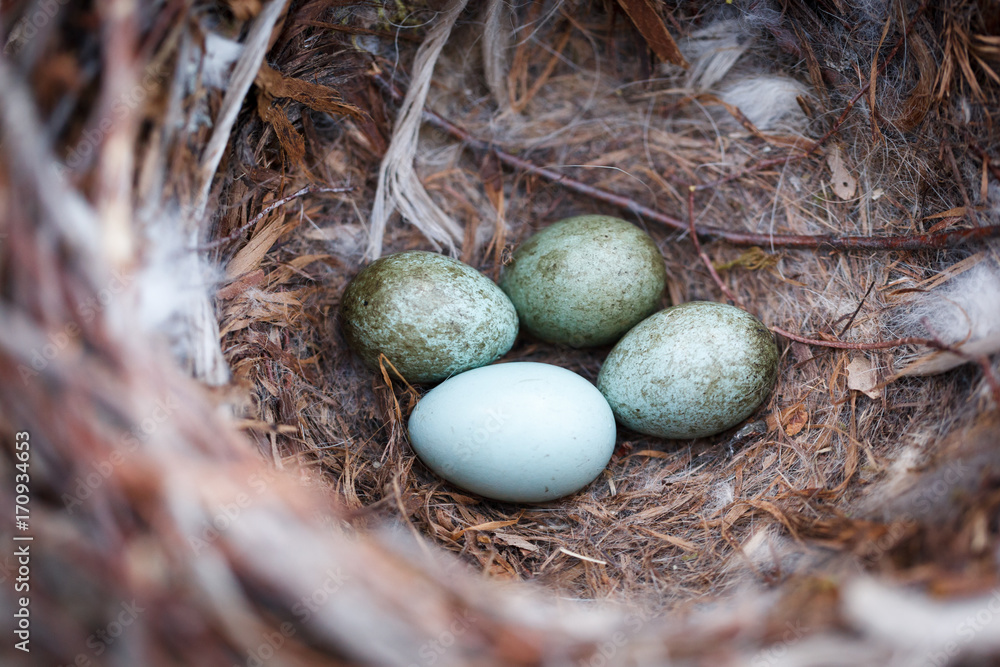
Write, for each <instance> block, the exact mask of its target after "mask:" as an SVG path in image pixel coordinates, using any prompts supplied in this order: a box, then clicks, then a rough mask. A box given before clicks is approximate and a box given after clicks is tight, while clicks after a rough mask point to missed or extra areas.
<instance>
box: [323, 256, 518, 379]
mask: <svg viewBox="0 0 1000 667" xmlns="http://www.w3.org/2000/svg"><path fill="white" fill-rule="evenodd" d="M340 313H341V318H342V326H343V331H344V336H345V338H346V339H347V343H348V345H350V346H351V348H352V349H353V350H354V351H355V352H357V353H358V354H359V355H360V356H361V358H362V359H363V360H364V362H365V364H367V365H368V366H369V367H370V368H373V369H378V367H379V355H380V354H384V355H385V356H386V358H387V359H389V361H391V362H392V364H393V365H394V366H395V367H396V369H397V370H398V371H399V372H400V373H401V374H402V375H403V377H405V378H406V379H407V380H409V381H410V382H435V381H437V380H443V379H444V378H446V377H449V376H451V375H454V374H456V373H461V372H462V371H467V370H469V369H472V368H478V367H479V366H485V365H486V364H489V363H492V362H494V361H496V360H497V359H499V358H500V357H501V356H503V355H504V354H505V353H506V352H507V351H508V350H509V349H510V347H511V345H513V344H514V339H515V338H516V337H517V329H518V322H517V312H516V311H515V310H514V305H513V304H512V303H511V302H510V299H508V298H507V296H506V295H505V294H504V293H503V292H502V291H501V290H500V288H499V287H497V286H496V285H495V284H494V283H493V281H492V280H490V279H489V278H487V277H486V276H484V275H483V274H481V273H479V271H476V270H475V269H474V268H472V267H471V266H468V265H467V264H463V263H462V262H459V261H458V260H455V259H451V258H450V257H445V256H443V255H438V254H436V253H432V252H422V251H412V252H401V253H397V254H395V255H388V256H386V257H383V258H381V259H379V260H376V261H374V262H372V263H371V264H370V265H369V266H367V267H366V268H365V269H364V270H362V271H361V272H360V273H359V274H358V275H357V276H355V278H354V280H352V281H351V283H350V284H349V285H348V286H347V289H346V290H345V291H344V297H343V299H342V301H341V306H340Z"/></svg>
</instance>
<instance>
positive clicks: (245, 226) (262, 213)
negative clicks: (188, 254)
mask: <svg viewBox="0 0 1000 667" xmlns="http://www.w3.org/2000/svg"><path fill="white" fill-rule="evenodd" d="M353 189H354V188H353V187H343V188H314V187H312V186H311V185H307V186H306V187H304V188H302V189H300V190H296V191H295V192H293V193H292V194H290V195H288V196H287V197H282V198H281V199H276V200H274V201H273V202H271V203H270V204H268V205H267V206H265V207H264V208H263V209H261V211H260V213H258V214H257V215H255V216H254V217H253V219H252V220H250V222H247V223H246V224H243V225H240V226H239V227H237V228H236V229H234V230H233V231H232V232H231V233H229V234H228V235H227V236H223V237H222V238H221V239H216V240H214V241H212V242H211V243H206V244H204V245H199V246H194V247H192V248H189V250H211V249H212V248H218V247H219V246H221V245H225V244H227V243H229V242H230V241H235V240H236V239H237V238H239V236H240V234H242V233H243V232H245V231H246V230H248V229H250V228H251V227H253V226H254V225H256V224H257V223H258V222H260V221H261V220H262V219H263V218H264V216H266V215H267V214H268V213H270V212H271V211H273V210H274V209H276V208H278V207H279V206H284V205H285V204H287V203H288V202H290V201H292V200H293V199H298V198H299V197H301V196H303V195H307V194H309V193H310V192H316V193H322V192H350V191H352V190H353Z"/></svg>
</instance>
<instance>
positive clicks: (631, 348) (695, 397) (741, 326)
mask: <svg viewBox="0 0 1000 667" xmlns="http://www.w3.org/2000/svg"><path fill="white" fill-rule="evenodd" d="M777 374H778V348H777V346H776V345H775V344H774V338H773V337H772V336H771V332H770V331H769V330H768V329H767V327H765V326H764V324H763V323H762V322H761V321H760V320H758V319H757V318H756V317H754V316H753V315H751V314H750V313H748V312H746V311H745V310H741V309H739V308H734V307H733V306H729V305H726V304H721V303H712V302H708V301H693V302H691V303H685V304H681V305H679V306H674V307H673V308H667V309H666V310H661V311H660V312H658V313H656V314H655V315H651V316H650V317H648V318H646V319H645V320H643V321H642V322H640V323H639V324H637V325H636V326H635V327H634V328H633V329H632V330H631V331H629V332H628V333H627V334H625V336H624V337H623V338H622V339H621V340H620V341H618V344H617V345H615V347H614V348H613V349H612V350H611V353H610V354H609V355H608V358H607V359H606V360H605V361H604V365H603V366H602V367H601V372H600V374H599V375H598V376H597V388H598V389H600V390H601V393H602V394H604V397H605V398H606V399H607V400H608V404H609V405H611V410H612V411H613V412H614V413H615V417H617V418H618V421H619V422H621V423H622V424H624V425H625V426H628V427H629V428H631V429H632V430H633V431H638V432H639V433H646V434H648V435H655V436H659V437H662V438H701V437H705V436H709V435H714V434H716V433H720V432H722V431H725V430H726V429H728V428H731V427H733V426H735V425H737V424H739V423H740V422H741V421H743V420H744V419H746V418H747V417H749V416H750V415H751V414H752V413H753V411H754V410H756V409H757V407H758V406H759V405H760V404H761V402H762V401H763V400H764V399H765V398H766V397H767V395H768V393H769V392H770V391H771V387H772V386H773V385H774V381H775V378H776V377H777Z"/></svg>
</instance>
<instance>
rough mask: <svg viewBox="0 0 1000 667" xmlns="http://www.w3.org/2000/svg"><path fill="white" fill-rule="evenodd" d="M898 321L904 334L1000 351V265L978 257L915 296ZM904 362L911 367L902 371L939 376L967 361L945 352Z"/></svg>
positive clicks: (974, 350)
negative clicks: (919, 296) (959, 271)
mask: <svg viewBox="0 0 1000 667" xmlns="http://www.w3.org/2000/svg"><path fill="white" fill-rule="evenodd" d="M899 320H900V325H901V328H902V330H903V332H904V333H905V334H907V335H910V336H919V337H931V338H938V339H940V340H941V341H942V342H943V343H945V344H947V345H951V346H955V347H956V348H957V349H959V350H961V351H962V352H965V353H966V354H969V355H973V356H977V357H979V356H988V355H991V354H994V353H996V352H1000V265H998V264H997V262H996V261H994V260H988V259H987V260H983V261H981V262H979V263H978V264H976V265H975V266H973V267H972V268H971V269H969V270H968V271H965V272H964V273H960V274H959V275H957V276H955V277H954V278H952V279H950V280H949V281H947V282H946V283H944V284H943V285H942V286H941V287H938V288H937V289H935V290H932V291H931V292H929V293H928V294H925V295H922V296H921V298H919V299H917V300H915V301H914V302H913V303H912V304H911V305H910V306H909V308H908V309H907V310H905V311H904V312H903V313H901V314H900V315H899ZM901 361H902V362H903V363H904V364H906V367H905V368H904V369H903V370H902V371H901V372H900V375H934V374H936V373H943V372H944V371H947V370H950V369H952V368H954V367H956V366H959V365H961V364H964V363H968V360H967V359H965V358H963V357H961V356H959V355H956V354H952V353H949V352H940V351H932V352H929V353H925V354H922V355H920V356H918V357H916V358H913V357H908V358H904V359H902V360H901Z"/></svg>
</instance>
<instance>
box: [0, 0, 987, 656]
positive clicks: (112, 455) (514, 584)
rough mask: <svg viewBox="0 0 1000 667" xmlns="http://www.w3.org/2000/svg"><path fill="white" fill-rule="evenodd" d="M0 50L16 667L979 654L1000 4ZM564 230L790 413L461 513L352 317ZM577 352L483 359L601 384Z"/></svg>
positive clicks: (31, 43)
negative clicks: (704, 313)
mask: <svg viewBox="0 0 1000 667" xmlns="http://www.w3.org/2000/svg"><path fill="white" fill-rule="evenodd" d="M0 25H2V27H3V36H4V40H5V41H4V55H3V57H2V58H0V90H2V91H3V92H2V94H0V129H2V136H3V143H2V145H0V154H2V157H3V160H2V162H0V431H2V433H3V443H4V445H3V456H2V457H0V461H2V464H0V480H2V482H0V507H2V508H3V510H4V512H3V513H4V516H6V517H7V519H5V520H4V521H3V522H0V537H2V539H0V544H3V545H5V546H3V547H2V550H0V580H2V581H0V583H2V585H0V607H2V609H3V614H2V618H3V621H2V622H0V626H2V627H3V629H4V632H3V636H4V637H5V639H4V642H3V644H2V646H3V648H2V649H0V651H2V653H0V655H2V656H3V657H2V661H3V664H5V665H21V664H24V665H70V664H72V665H80V666H83V665H248V666H251V665H256V666H260V665H326V664H331V665H334V664H379V665H382V664H384V665H494V664H495V665H500V664H523V665H541V664H545V665H569V664H573V665H593V666H595V667H597V666H601V665H608V664H623V665H647V664H648V665H659V664H691V665H695V664H703V665H715V664H751V665H778V664H783V665H815V664H824V665H841V664H843V665H858V664H886V665H887V664H899V665H912V664H930V665H944V664H969V665H971V664H994V663H995V661H996V660H998V659H1000V586H998V583H1000V582H998V572H997V567H998V558H1000V551H998V549H1000V523H998V509H1000V492H998V490H1000V415H998V405H997V403H998V397H1000V381H998V379H997V378H998V376H1000V370H998V361H997V357H996V355H995V353H996V352H997V350H998V349H1000V252H998V251H1000V245H998V244H997V242H996V241H994V240H991V239H993V238H995V237H996V236H997V234H996V232H997V230H998V227H997V225H1000V132H998V130H997V128H996V127H995V122H996V118H997V117H998V115H997V112H998V107H997V104H998V99H1000V98H998V92H1000V76H998V72H1000V9H998V8H997V7H996V6H994V5H993V4H992V3H987V2H961V1H959V0H950V1H949V2H944V3H926V2H924V3H918V2H909V1H906V0H903V1H901V2H883V1H880V0H870V1H866V2H854V1H853V0H823V1H822V2H816V3H807V2H799V1H797V0H792V1H789V2H784V3H778V2H765V1H753V2H751V1H749V0H747V1H745V2H739V1H737V2H734V3H732V4H728V3H698V2H665V3H664V2H658V3H652V2H647V1H645V0H619V2H617V3H612V2H606V3H586V2H568V1H567V2H558V1H547V2H539V3H521V4H509V3H504V2H500V1H497V0H491V1H489V2H485V3H468V4H467V5H466V3H465V2H461V1H456V0H452V1H450V2H443V3H434V2H427V3H425V2H413V3H410V2H395V1H394V2H385V3H380V2H358V3H354V2H340V1H337V2H331V1H329V0H293V1H291V2H289V3H285V2H283V1H282V0H270V1H269V2H258V1H257V0H227V1H225V2H219V3H209V4H194V3H192V2H190V0H179V1H176V2H175V1H171V2H164V3H149V4H148V5H144V4H143V3H116V2H102V3H95V4H94V5H93V6H90V4H89V3H88V4H82V3H81V4H77V3H62V2H51V3H46V2H28V1H23V2H12V3H5V5H4V6H3V7H2V8H0ZM594 212H600V213H608V214H612V215H619V216H623V217H626V218H628V219H630V220H631V221H633V222H635V223H636V224H638V225H639V226H641V227H642V228H644V229H646V230H647V231H648V232H649V234H650V235H651V236H652V237H653V239H654V240H655V241H656V243H657V245H658V246H659V248H660V249H661V251H662V253H663V256H664V258H665V261H666V264H667V269H668V275H669V279H668V293H669V294H668V297H665V299H664V304H663V305H664V306H668V305H670V304H671V303H681V302H685V301H690V300H696V299H704V300H714V301H726V300H732V301H734V302H736V303H738V304H739V305H741V306H742V307H744V308H746V309H747V310H749V311H751V312H753V313H755V314H756V315H757V316H758V317H760V318H761V320H762V321H764V322H765V324H767V325H768V326H770V327H772V329H773V330H775V331H777V330H780V331H781V332H782V333H781V335H778V336H777V340H778V342H779V350H780V353H781V362H780V373H779V379H778V382H777V385H776V387H775V389H774V390H773V392H772V393H771V395H770V397H769V398H768V399H767V400H766V401H765V403H764V404H763V405H762V406H761V407H760V409H759V410H758V412H757V413H756V414H755V415H754V416H752V417H751V418H750V420H749V421H748V422H747V423H746V424H744V425H741V426H740V427H737V428H734V429H732V430H730V431H728V432H726V433H723V434H720V435H718V436H713V437H711V438H705V439H700V440H694V441H665V440H661V439H656V438H650V437H645V436H640V435H638V434H636V433H632V432H629V431H627V430H624V429H621V430H620V431H619V434H618V441H617V446H616V450H615V454H614V457H613V459H612V461H611V463H610V464H609V466H608V468H607V470H606V471H605V472H604V474H603V475H602V476H601V477H599V478H598V479H597V480H596V481H595V482H594V483H592V484H591V485H589V486H588V487H586V488H585V489H584V490H583V491H581V492H579V493H577V494H574V495H573V496H570V497H568V498H565V499H562V500H559V501H554V502H550V503H546V504H543V505H531V506H517V505H509V504H503V503H497V502H492V501H488V500H484V499H481V498H478V497H474V496H471V495H469V494H468V493H467V492H464V491H462V490H461V489H458V488H456V487H453V486H451V485H449V484H448V483H447V482H444V481H442V480H441V479H439V478H437V477H436V476H435V475H433V474H432V473H430V472H429V471H428V470H427V469H426V468H424V467H423V466H422V464H421V463H420V462H419V461H418V460H417V459H416V458H415V457H414V455H413V453H412V451H411V450H410V447H409V444H408V442H407V436H406V428H405V425H406V417H407V415H408V413H409V411H410V410H412V409H413V406H414V405H415V403H416V401H417V400H419V397H420V394H421V393H423V392H425V391H427V390H428V389H429V388H430V387H429V386H409V385H407V384H405V383H403V382H399V381H398V379H397V378H395V377H394V376H393V375H392V373H391V371H390V369H385V370H384V372H382V373H373V372H372V371H370V370H368V369H366V368H365V367H364V366H363V365H362V364H361V362H360V360H359V359H358V358H357V357H356V356H355V355H353V354H352V353H351V352H350V351H349V350H348V349H347V347H346V344H345V342H344V339H343V337H342V335H341V333H340V330H339V327H338V322H337V309H338V306H339V300H340V295H341V294H342V292H343V289H344V286H345V285H346V284H347V282H348V281H349V280H350V279H351V278H352V277H353V276H354V275H355V274H356V273H357V272H358V271H359V270H360V269H361V268H362V267H363V266H364V265H365V264H366V263H367V262H368V261H370V260H371V259H372V258H373V257H375V256H378V255H379V254H382V253H387V252H392V251H399V250H405V249H424V250H437V251H439V252H443V253H447V254H452V255H454V256H457V257H459V258H461V259H462V260H463V261H465V262H467V263H469V264H471V265H473V266H475V267H477V268H479V269H480V270H481V271H483V272H484V273H485V274H486V275H489V276H491V277H493V278H496V277H497V276H498V275H499V271H500V270H501V267H502V266H503V263H504V262H505V260H506V259H507V258H508V257H509V253H510V251H511V250H512V249H513V248H515V247H516V246H517V245H518V244H519V243H520V242H521V241H522V240H524V239H525V238H527V237H528V236H530V235H531V234H532V233H533V232H534V231H537V230H538V229H541V228H543V227H544V226H546V225H547V224H550V223H551V222H554V221H556V220H558V219H561V218H564V217H568V216H570V215H576V214H581V213H594ZM692 231H695V232H696V234H695V235H694V236H692ZM695 239H700V243H699V244H698V245H697V246H696V245H695V244H694V243H692V241H693V240H695ZM880 343H885V344H884V345H881V344H880ZM607 353H608V348H599V349H593V350H576V349H571V348H566V347H560V346H554V345H549V344H545V343H542V342H540V341H537V340H534V339H532V338H531V337H530V336H528V335H526V334H522V336H521V337H520V338H519V339H518V341H517V343H516V344H515V346H514V348H513V349H512V350H511V351H510V353H509V354H508V355H507V356H506V357H505V358H504V359H505V360H507V361H510V360H522V361H523V360H530V361H542V362H546V363H552V364H556V365H559V366H562V367H565V368H568V369H570V370H572V371H574V372H576V373H579V374H580V375H582V376H584V377H585V378H588V379H589V380H591V381H593V380H595V379H596V376H597V373H598V371H599V369H600V366H601V363H602V361H603V359H604V357H605V356H606V355H607ZM991 355H992V356H991ZM19 538H30V539H19Z"/></svg>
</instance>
